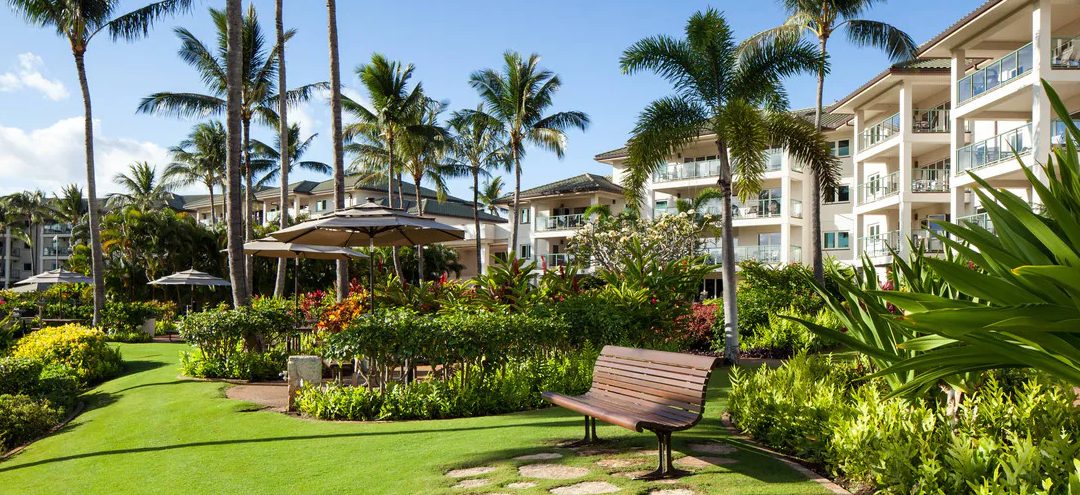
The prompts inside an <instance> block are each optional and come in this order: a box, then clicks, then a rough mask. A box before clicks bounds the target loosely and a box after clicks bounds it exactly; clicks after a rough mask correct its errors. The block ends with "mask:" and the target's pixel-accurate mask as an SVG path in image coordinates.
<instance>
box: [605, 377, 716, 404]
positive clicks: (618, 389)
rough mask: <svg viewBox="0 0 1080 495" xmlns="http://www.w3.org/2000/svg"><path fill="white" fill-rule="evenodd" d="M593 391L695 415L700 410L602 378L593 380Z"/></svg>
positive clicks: (684, 402)
mask: <svg viewBox="0 0 1080 495" xmlns="http://www.w3.org/2000/svg"><path fill="white" fill-rule="evenodd" d="M593 390H603V391H605V392H608V393H611V394H617V395H621V396H624V397H627V399H628V400H635V401H639V402H640V401H647V402H651V403H654V404H660V405H663V406H666V407H677V408H680V409H686V410H691V411H693V412H695V413H696V412H698V411H700V410H701V405H700V404H693V403H690V402H686V401H681V400H676V399H668V398H664V397H660V396H657V395H653V394H650V393H646V392H642V391H640V390H635V389H632V388H627V386H626V385H624V384H621V383H617V382H616V383H611V382H609V381H608V380H606V379H604V378H602V377H601V378H598V379H594V380H593Z"/></svg>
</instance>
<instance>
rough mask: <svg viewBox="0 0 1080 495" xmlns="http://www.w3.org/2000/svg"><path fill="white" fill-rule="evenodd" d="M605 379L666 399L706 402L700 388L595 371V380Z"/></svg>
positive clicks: (613, 383) (615, 384)
mask: <svg viewBox="0 0 1080 495" xmlns="http://www.w3.org/2000/svg"><path fill="white" fill-rule="evenodd" d="M597 380H603V381H604V383H609V384H611V385H613V386H621V387H624V388H627V389H630V390H637V391H640V392H642V393H647V394H650V395H656V396H658V397H663V398H666V399H673V400H678V401H683V402H687V403H690V404H701V403H703V402H705V398H704V396H703V394H702V393H701V391H700V390H690V389H685V388H677V387H669V386H667V385H663V384H658V383H653V382H648V381H643V380H635V379H634V378H633V377H627V376H625V375H621V374H611V373H606V372H604V371H603V370H597V371H596V372H595V373H593V381H594V382H595V381H597Z"/></svg>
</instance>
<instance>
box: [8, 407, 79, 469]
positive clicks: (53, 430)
mask: <svg viewBox="0 0 1080 495" xmlns="http://www.w3.org/2000/svg"><path fill="white" fill-rule="evenodd" d="M85 409H86V402H83V401H79V403H78V404H76V405H75V408H74V409H73V410H72V411H71V412H70V413H68V415H67V417H66V418H64V420H63V421H61V422H60V424H58V425H56V426H53V427H52V428H49V431H46V432H45V433H44V434H42V435H41V436H39V437H37V438H34V439H31V440H30V441H27V442H26V443H23V444H22V445H19V446H17V447H15V448H13V449H11V450H9V451H7V452H5V453H4V454H2V455H0V461H6V460H8V459H10V458H12V457H13V456H14V455H15V454H18V453H19V452H22V451H23V450H25V449H26V448H27V447H29V446H30V445H31V444H33V443H34V442H36V441H38V440H41V439H42V438H45V437H47V436H49V435H52V434H53V433H56V432H58V431H60V430H62V429H63V428H64V427H65V426H67V425H68V423H70V422H71V421H72V420H73V419H75V417H77V416H78V415H80V414H82V412H83V410H85Z"/></svg>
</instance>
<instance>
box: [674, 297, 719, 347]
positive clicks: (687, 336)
mask: <svg viewBox="0 0 1080 495" xmlns="http://www.w3.org/2000/svg"><path fill="white" fill-rule="evenodd" d="M715 324H716V306H715V305H713V304H702V303H693V304H691V306H690V312H689V313H686V314H683V315H680V316H679V317H678V319H676V320H675V328H676V330H678V331H679V333H678V334H676V335H675V336H674V337H675V338H676V339H679V340H681V341H682V342H681V344H682V347H683V348H685V349H687V350H691V351H707V350H709V347H710V345H711V342H712V340H713V325H715Z"/></svg>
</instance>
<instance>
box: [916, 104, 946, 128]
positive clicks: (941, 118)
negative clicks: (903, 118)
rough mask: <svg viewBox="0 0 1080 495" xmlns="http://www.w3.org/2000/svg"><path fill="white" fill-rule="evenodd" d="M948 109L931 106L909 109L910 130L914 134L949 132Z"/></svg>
mask: <svg viewBox="0 0 1080 495" xmlns="http://www.w3.org/2000/svg"><path fill="white" fill-rule="evenodd" d="M950 126H951V124H950V123H949V109H947V108H931V109H928V110H923V109H916V110H912V111H911V132H914V133H915V134H938V133H943V132H949V129H950Z"/></svg>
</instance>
